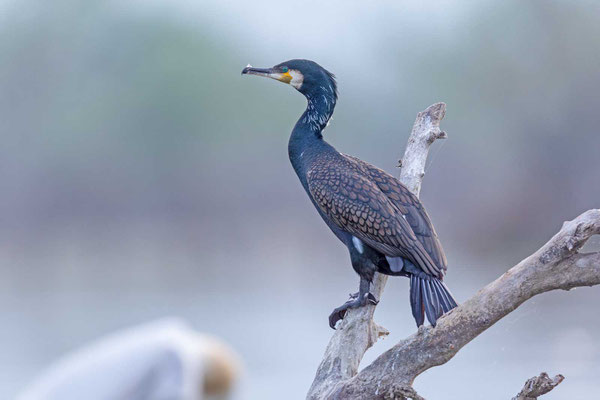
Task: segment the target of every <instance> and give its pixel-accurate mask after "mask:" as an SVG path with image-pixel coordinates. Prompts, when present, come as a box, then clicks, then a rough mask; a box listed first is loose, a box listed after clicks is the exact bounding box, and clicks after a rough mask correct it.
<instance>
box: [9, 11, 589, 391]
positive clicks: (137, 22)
mask: <svg viewBox="0 0 600 400" xmlns="http://www.w3.org/2000/svg"><path fill="white" fill-rule="evenodd" d="M599 18H600V4H599V3H598V2H596V1H566V0H565V1H559V0H555V1H550V0H545V1H541V0H539V1H529V2H522V1H516V0H514V1H505V2H501V3H500V2H494V1H480V2H461V1H443V2H432V3H430V4H429V5H428V6H427V7H424V6H423V5H422V2H420V1H403V2H397V1H392V0H389V1H381V2H377V5H372V3H368V4H366V3H364V2H360V3H359V2H356V3H354V2H341V1H336V2H303V3H299V2H287V3H286V2H283V3H281V2H280V3H269V2H266V1H262V0H254V1H250V2H248V1H229V2H222V1H218V0H203V1H199V2H192V1H184V0H177V1H174V0H172V1H159V0H152V1H150V0H138V1H128V2H124V1H72V0H56V1H52V2H48V1H46V2H44V1H30V0H19V1H16V0H3V1H0V131H1V138H2V145H1V146H0V193H1V195H0V316H1V318H2V323H1V324H0V398H3V399H10V398H12V397H13V396H15V394H16V393H17V392H18V391H19V390H21V389H23V388H24V387H25V386H26V385H27V384H28V383H29V382H30V381H31V380H32V379H33V378H34V377H35V376H36V375H37V374H39V373H40V371H41V370H42V369H43V368H44V367H46V366H47V365H48V364H49V363H51V362H52V361H53V360H55V359H56V358H57V357H59V356H61V355H62V354H64V353H65V352H68V351H71V350H73V349H75V348H77V347H79V346H82V345H84V344H86V343H88V342H89V341H91V340H94V339H96V338H98V337H100V336H102V335H105V334H108V333H110V332H113V331H115V330H117V329H122V328H125V327H128V326H132V325H134V324H139V323H143V322H145V321H149V320H151V319H155V318H160V317H164V316H179V317H181V318H184V319H186V320H188V321H190V323H191V325H192V326H193V327H194V329H196V330H199V331H203V332H208V333H212V334H215V335H218V336H220V337H221V338H223V339H224V340H226V341H227V342H229V343H230V344H231V345H232V346H233V347H234V348H235V349H236V350H237V351H238V352H239V353H240V355H241V357H242V358H243V360H244V363H245V370H246V372H245V377H244V380H243V382H242V386H241V389H240V390H239V395H238V397H237V398H238V399H240V400H241V399H280V398H290V399H301V398H304V396H305V394H306V392H307V390H308V387H309V386H310V384H311V382H312V378H313V376H314V373H315V371H316V367H317V365H318V363H319V361H320V359H321V356H322V353H323V351H324V349H325V346H326V344H327V342H328V339H329V337H330V335H331V331H330V329H329V327H328V325H327V316H328V315H329V313H330V312H331V310H332V309H333V308H334V307H336V306H338V305H339V304H341V303H342V302H343V301H345V300H346V298H347V294H348V293H349V292H351V291H355V290H356V287H357V285H358V278H357V276H356V275H355V274H354V272H353V270H352V268H351V266H350V263H349V257H348V254H347V251H346V249H345V248H344V247H343V245H341V243H339V242H338V240H337V239H336V238H335V237H334V236H333V235H332V234H331V232H330V231H329V230H328V228H327V227H326V225H325V224H324V223H323V222H322V221H321V220H320V217H319V216H318V215H317V213H316V211H315V210H314V209H313V207H312V205H311V204H310V202H309V200H308V198H307V196H306V195H305V193H304V192H303V189H302V187H301V186H300V184H299V182H298V181H297V178H296V176H295V174H294V172H293V170H292V168H291V166H290V165H289V161H288V159H287V147H286V146H287V140H288V135H289V132H290V131H291V129H292V127H293V125H294V123H295V122H296V119H297V117H298V116H299V115H300V114H301V113H302V111H303V110H304V106H305V100H304V98H303V97H302V96H301V95H300V94H298V93H296V92H295V91H294V90H292V89H291V88H290V87H286V86H285V85H282V84H279V83H277V82H274V81H268V80H264V79H258V78H246V77H244V78H242V77H241V76H240V71H241V69H242V68H243V67H244V66H245V65H246V64H247V63H251V64H252V65H254V66H258V67H260V66H272V65H274V64H277V63H279V62H281V61H284V60H287V59H290V58H309V59H313V60H315V61H317V62H319V63H320V64H321V65H323V66H325V67H326V68H328V69H330V70H331V71H332V72H334V73H335V74H336V75H337V78H338V83H339V88H340V100H339V103H338V107H337V109H336V112H335V114H334V117H333V121H332V123H331V125H330V126H329V128H327V130H326V131H325V137H326V139H328V140H329V141H330V143H332V144H333V145H334V146H336V147H337V148H338V150H340V151H343V152H345V153H349V154H352V155H356V156H358V157H360V158H362V159H364V160H366V161H369V162H372V163H374V164H375V165H378V166H380V167H382V168H384V169H386V170H387V171H389V172H391V173H392V174H394V175H395V176H398V172H399V171H398V170H397V169H396V168H395V166H396V165H397V160H398V158H400V156H401V154H402V153H403V151H404V145H405V142H406V139H407V137H408V134H409V132H410V129H411V127H412V123H413V121H414V118H415V116H416V113H417V112H419V111H421V110H423V109H424V108H426V107H427V106H428V105H430V104H432V103H434V102H437V101H444V102H446V103H447V104H448V110H447V115H446V118H445V119H444V121H443V123H442V129H444V130H446V131H447V132H448V134H449V139H448V140H446V141H444V142H442V143H438V144H436V145H435V146H434V148H433V149H432V151H431V153H430V159H429V162H428V168H427V174H426V178H425V181H424V185H423V190H422V195H421V198H422V200H423V201H424V203H425V204H426V206H427V208H428V211H429V213H430V215H431V217H432V219H433V221H434V223H435V226H436V228H437V231H438V233H439V236H440V237H441V240H442V243H443V244H444V247H445V250H446V253H447V256H448V260H449V273H448V276H447V283H448V286H449V287H450V288H451V289H452V290H453V293H454V295H455V297H456V298H457V299H458V300H459V301H463V300H465V299H467V298H468V297H470V296H471V295H473V294H474V293H475V292H476V291H477V290H479V289H480V288H481V287H482V286H484V285H485V284H487V283H488V282H490V281H491V280H493V279H495V278H496V277H497V276H499V275H500V274H501V273H503V272H504V271H506V270H507V269H508V268H509V267H511V266H513V265H514V264H516V263H517V262H518V261H520V260H521V259H523V258H524V257H526V256H528V255H529V254H531V253H532V252H533V251H535V250H537V249H538V248H539V247H540V246H541V245H542V244H543V243H544V242H545V241H546V240H547V239H549V238H550V237H551V236H552V235H553V234H554V233H555V232H557V231H558V229H559V228H560V226H561V224H562V223H563V221H565V220H568V219H572V218H574V217H575V216H577V215H578V214H579V213H581V212H583V211H585V210H587V209H589V208H594V207H598V206H599V205H600V135H598V115H599V112H598V110H599V108H600V97H599V96H598V93H599V92H600V73H599V69H598V66H599V65H600V40H599V38H600V24H598V21H599ZM586 248H589V249H592V248H595V249H598V248H600V240H598V238H597V237H596V238H593V239H592V243H590V244H588V245H587V246H586ZM599 301H600V291H599V290H598V288H591V289H590V288H584V289H577V290H573V291H571V292H569V293H566V292H553V293H547V294H544V295H541V296H539V297H536V298H534V299H533V300H531V301H529V302H527V303H526V304H524V305H523V306H521V307H520V308H519V309H518V310H516V311H515V312H513V313H512V314H510V315H509V316H508V317H507V318H505V319H503V320H502V321H500V322H499V323H497V324H496V325H495V326H494V327H492V328H491V329H490V330H488V331H487V332H485V333H484V334H483V335H481V336H480V337H478V338H477V339H475V340H474V341H473V342H472V343H471V344H470V345H468V346H467V347H465V348H464V349H463V350H462V351H461V352H460V353H459V354H458V355H457V356H456V357H455V358H454V359H453V360H452V361H450V362H449V363H448V364H447V365H445V366H442V367H438V368H434V369H432V370H430V371H427V372H426V373H425V374H423V375H422V376H421V377H419V378H418V379H417V381H416V382H415V388H416V389H417V391H418V392H419V393H420V394H421V395H422V396H424V397H426V398H432V399H465V398H472V397H471V396H472V393H477V392H479V393H485V397H486V398H488V399H506V398H510V397H511V396H514V395H515V394H516V393H517V392H518V391H519V390H520V389H521V387H522V385H523V383H524V382H525V380H526V379H527V378H529V377H532V376H534V375H537V374H538V373H539V372H541V371H547V372H549V373H550V374H554V373H562V374H564V375H565V376H566V378H567V379H566V380H565V382H564V383H563V384H562V385H561V386H560V387H559V388H557V389H556V390H555V391H553V392H551V393H550V394H549V395H547V396H546V397H544V398H545V399H546V398H547V399H549V400H550V399H564V398H569V399H583V398H587V396H588V395H589V393H597V392H598V391H600V379H598V378H599V377H600V344H599V342H598V333H597V332H598V329H599V328H600V313H598V311H597V305H598V303H599ZM376 320H377V322H378V323H380V324H382V325H383V326H385V327H386V328H388V329H389V330H390V331H391V335H390V336H389V338H387V339H385V340H383V341H381V342H379V343H377V344H376V346H375V347H374V348H373V349H371V350H370V351H369V352H368V353H367V356H366V357H365V359H364V365H366V363H368V362H369V361H371V360H373V358H374V357H375V356H376V355H378V354H380V353H381V352H382V351H383V350H385V349H387V348H389V347H391V346H392V345H393V344H394V343H395V342H397V341H398V340H399V339H401V338H403V337H406V336H407V335H409V334H411V333H413V332H414V331H415V326H414V321H413V319H412V316H411V313H410V308H409V302H408V281H407V280H405V279H392V280H390V282H389V284H388V287H387V289H386V293H385V296H384V298H383V301H382V302H381V303H380V305H379V306H378V309H377V313H376Z"/></svg>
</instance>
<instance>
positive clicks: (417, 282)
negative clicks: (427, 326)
mask: <svg viewBox="0 0 600 400" xmlns="http://www.w3.org/2000/svg"><path fill="white" fill-rule="evenodd" d="M421 283H422V280H421V279H419V278H418V277H416V276H415V275H411V276H410V307H411V308H412V314H413V317H414V318H415V321H416V322H417V326H421V325H423V322H425V315H424V314H423V297H422V295H421Z"/></svg>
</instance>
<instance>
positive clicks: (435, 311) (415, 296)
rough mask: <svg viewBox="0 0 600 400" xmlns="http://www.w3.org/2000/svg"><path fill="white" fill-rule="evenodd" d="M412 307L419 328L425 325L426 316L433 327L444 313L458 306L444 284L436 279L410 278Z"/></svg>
mask: <svg viewBox="0 0 600 400" xmlns="http://www.w3.org/2000/svg"><path fill="white" fill-rule="evenodd" d="M410 306H411V308H412V314H413V317H414V318H415V322H416V323H417V326H421V325H423V323H424V322H425V315H426V316H427V320H428V321H429V323H430V324H431V325H432V326H435V324H436V321H437V320H438V318H440V317H441V316H442V315H443V314H444V313H447V312H448V311H450V310H452V309H453V308H454V307H456V306H457V304H456V300H454V297H452V293H450V290H448V287H447V286H446V285H445V284H444V282H442V281H440V280H439V279H438V278H435V277H430V276H427V277H419V276H416V275H411V276H410Z"/></svg>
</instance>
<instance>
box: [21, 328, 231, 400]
mask: <svg viewBox="0 0 600 400" xmlns="http://www.w3.org/2000/svg"><path fill="white" fill-rule="evenodd" d="M239 365H240V364H239V362H238V357H237V355H236V354H235V353H234V352H233V350H232V349H231V348H230V347H229V346H227V345H226V344H225V343H223V342H222V341H220V340H219V339H217V338H215V337H212V336H208V335H202V334H199V333H197V332H195V331H194V330H192V329H191V328H190V327H188V326H187V324H185V323H184V322H182V321H180V320H176V319H168V320H161V321H157V322H153V323H149V324H146V325H142V326H140V327H136V328H132V329H128V330H125V331H123V332H118V333H116V334H113V335H110V336H108V337H106V338H103V339H100V340H99V341H97V342H95V343H92V344H91V345H89V346H87V347H85V348H83V349H81V350H77V351H75V352H74V353H72V354H69V355H67V356H66V357H64V358H63V359H61V360H59V361H58V362H57V363H55V364H54V365H52V366H51V367H50V368H49V369H48V370H47V371H46V372H44V373H43V374H42V376H41V377H39V378H38V379H37V380H36V381H35V382H34V383H33V384H32V385H31V386H30V387H29V388H28V389H27V390H25V391H24V392H23V393H22V394H21V395H20V396H18V397H17V399H18V400H82V399H85V400H200V399H227V398H228V397H229V394H230V393H231V392H232V387H233V384H234V381H235V380H236V378H237V375H238V372H239V369H240V367H239Z"/></svg>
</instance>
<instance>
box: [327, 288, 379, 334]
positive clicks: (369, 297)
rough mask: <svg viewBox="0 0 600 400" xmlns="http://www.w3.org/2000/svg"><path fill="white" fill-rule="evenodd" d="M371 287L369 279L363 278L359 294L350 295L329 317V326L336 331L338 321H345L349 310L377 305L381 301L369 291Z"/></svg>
mask: <svg viewBox="0 0 600 400" xmlns="http://www.w3.org/2000/svg"><path fill="white" fill-rule="evenodd" d="M370 287H371V282H369V281H368V280H367V279H365V278H363V277H361V278H360V285H359V287H358V293H354V294H351V295H350V298H349V299H348V300H347V301H346V302H345V303H344V304H342V305H341V306H339V307H337V308H336V309H335V310H333V312H332V313H331V314H330V315H329V326H330V327H331V329H335V324H337V322H338V321H340V320H342V319H344V317H345V316H346V312H347V311H348V309H349V308H358V307H362V306H364V305H367V304H368V303H370V304H374V305H376V304H377V303H379V301H378V300H377V299H376V298H375V296H373V294H372V293H371V292H369V289H370Z"/></svg>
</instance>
